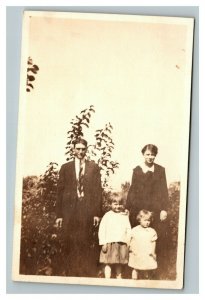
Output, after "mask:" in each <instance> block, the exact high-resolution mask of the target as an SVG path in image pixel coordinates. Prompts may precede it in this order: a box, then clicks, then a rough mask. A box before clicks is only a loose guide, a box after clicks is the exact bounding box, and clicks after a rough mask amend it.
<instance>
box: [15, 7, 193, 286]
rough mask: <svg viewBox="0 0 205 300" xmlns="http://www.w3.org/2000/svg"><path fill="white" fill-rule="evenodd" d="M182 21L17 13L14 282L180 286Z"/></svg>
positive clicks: (189, 22)
mask: <svg viewBox="0 0 205 300" xmlns="http://www.w3.org/2000/svg"><path fill="white" fill-rule="evenodd" d="M193 28H194V19H193V18H183V17H182V18H178V17H163V16H160V17H156V16H141V15H117V14H90V13H68V12H45V11H38V12H36V11H25V12H24V15H23V32H22V56H21V82H20V97H19V122H18V146H17V171H16V192H15V225H14V244H13V245H14V246H13V274H12V278H13V280H15V281H29V282H47V283H64V284H65V283H67V284H83V285H98V286H123V287H136V288H141V287H143V288H163V289H182V288H183V278H184V273H183V272H184V250H185V228H186V201H187V180H188V157H189V139H190V136H189V128H190V110H191V80H192V78H191V75H192V48H193Z"/></svg>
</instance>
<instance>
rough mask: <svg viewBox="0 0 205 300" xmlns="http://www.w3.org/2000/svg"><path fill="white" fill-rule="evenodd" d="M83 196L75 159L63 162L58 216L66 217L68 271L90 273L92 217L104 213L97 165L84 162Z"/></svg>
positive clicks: (79, 274) (84, 274)
mask: <svg viewBox="0 0 205 300" xmlns="http://www.w3.org/2000/svg"><path fill="white" fill-rule="evenodd" d="M83 190H84V198H83V199H82V200H79V199H78V196H77V179H76V171H75V162H74V161H71V162H68V163H66V164H64V165H62V167H61V169H60V173H59V182H58V190H57V204H56V209H57V218H63V232H64V238H65V241H66V243H67V247H68V258H69V259H68V274H69V275H70V276H89V274H88V273H89V269H91V267H92V266H90V265H89V261H90V260H91V257H90V256H91V252H90V247H91V243H92V234H93V218H94V216H98V217H100V216H101V209H102V188H101V176H100V170H99V167H98V165H97V164H96V163H95V162H93V161H86V162H85V172H84V180H83Z"/></svg>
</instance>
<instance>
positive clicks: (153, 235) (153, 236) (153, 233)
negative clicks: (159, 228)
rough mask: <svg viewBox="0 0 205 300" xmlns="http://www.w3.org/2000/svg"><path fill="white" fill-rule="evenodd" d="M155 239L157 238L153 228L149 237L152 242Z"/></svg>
mask: <svg viewBox="0 0 205 300" xmlns="http://www.w3.org/2000/svg"><path fill="white" fill-rule="evenodd" d="M157 239H158V236H157V233H156V231H155V230H154V229H153V230H152V238H151V241H152V242H155V241H156V240H157Z"/></svg>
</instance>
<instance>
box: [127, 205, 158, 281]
mask: <svg viewBox="0 0 205 300" xmlns="http://www.w3.org/2000/svg"><path fill="white" fill-rule="evenodd" d="M137 220H138V221H139V223H140V225H137V226H136V227H134V228H133V229H132V232H131V241H130V246H129V262H128V266H130V267H131V268H132V269H133V270H132V279H138V275H139V272H141V274H142V273H144V277H145V278H146V279H150V276H151V273H152V272H151V270H155V269H156V268H157V261H156V254H155V248H156V240H157V233H156V231H155V230H154V229H153V228H151V227H149V226H150V222H151V220H152V212H150V211H147V210H144V209H143V210H141V211H140V212H139V214H138V215H137ZM142 271H143V272H142Z"/></svg>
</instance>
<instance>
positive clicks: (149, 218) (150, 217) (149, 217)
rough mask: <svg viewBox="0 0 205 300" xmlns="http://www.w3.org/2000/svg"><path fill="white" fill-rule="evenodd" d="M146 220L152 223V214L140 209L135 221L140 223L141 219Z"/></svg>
mask: <svg viewBox="0 0 205 300" xmlns="http://www.w3.org/2000/svg"><path fill="white" fill-rule="evenodd" d="M145 217H146V218H147V219H148V220H150V221H152V220H153V213H152V212H151V211H149V210H146V209H142V210H140V212H139V213H138V214H137V221H139V222H140V220H141V219H143V218H145Z"/></svg>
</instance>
